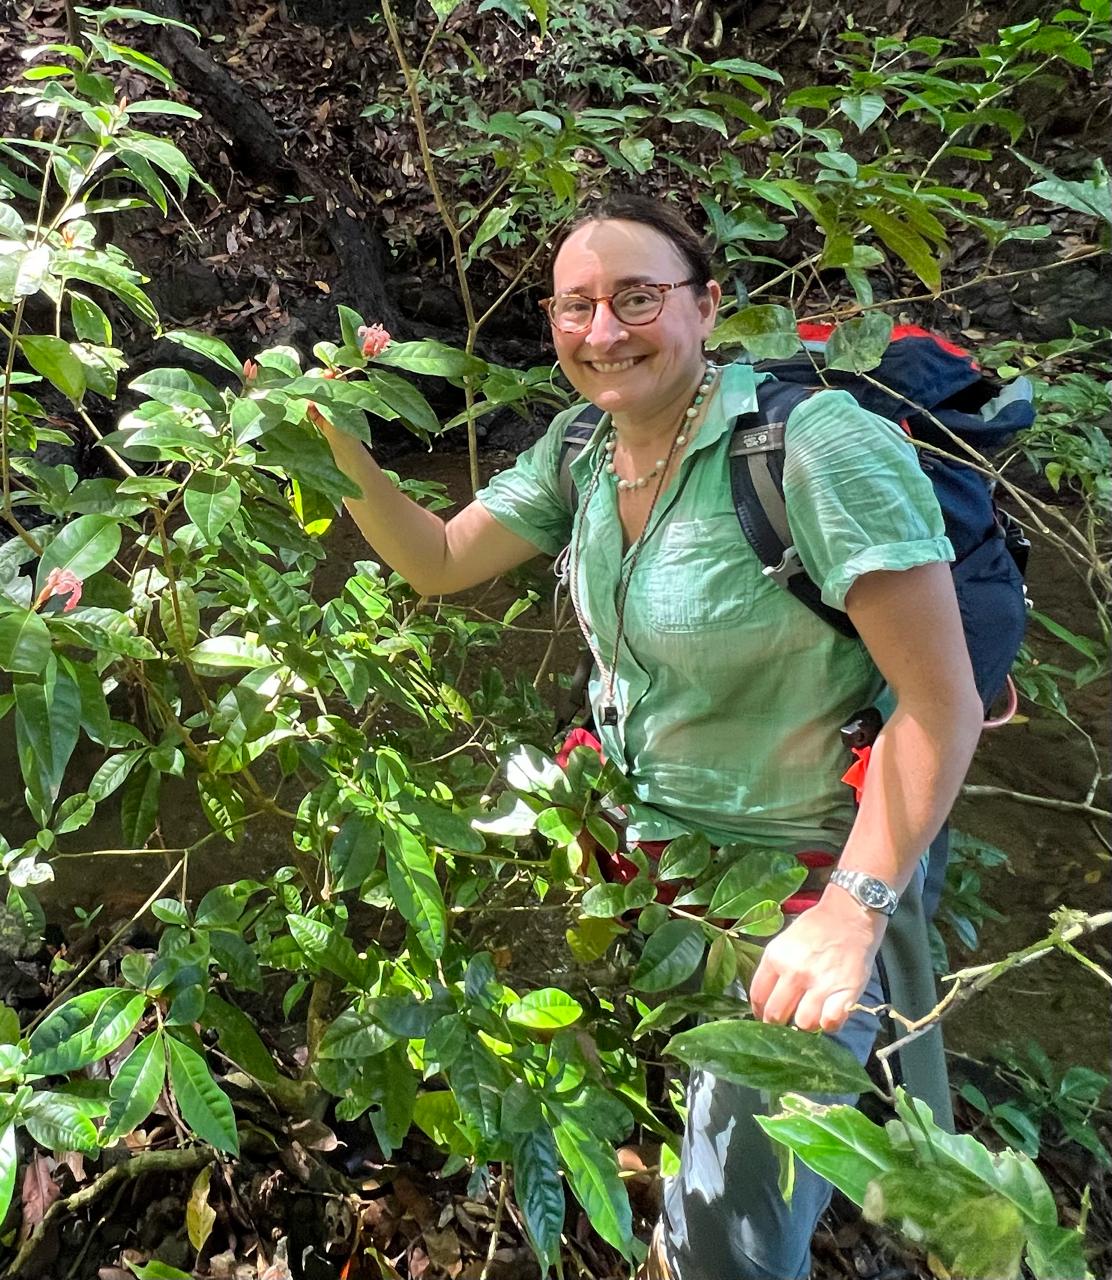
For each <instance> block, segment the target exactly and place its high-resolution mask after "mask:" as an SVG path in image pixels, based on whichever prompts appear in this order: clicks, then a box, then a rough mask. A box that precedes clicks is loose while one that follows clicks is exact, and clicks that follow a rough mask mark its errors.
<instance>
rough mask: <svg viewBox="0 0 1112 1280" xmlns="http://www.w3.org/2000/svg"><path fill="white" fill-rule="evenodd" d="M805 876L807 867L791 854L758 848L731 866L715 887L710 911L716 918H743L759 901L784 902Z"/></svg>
mask: <svg viewBox="0 0 1112 1280" xmlns="http://www.w3.org/2000/svg"><path fill="white" fill-rule="evenodd" d="M806 878H807V868H806V867H804V866H803V865H802V864H801V863H800V862H799V861H798V860H797V859H796V858H795V857H794V856H793V855H792V854H790V853H784V852H783V851H782V850H779V849H758V850H755V851H754V852H752V853H747V854H745V855H743V856H742V857H741V858H740V859H738V861H737V862H735V863H733V864H732V865H731V866H730V867H729V869H728V870H727V872H726V874H725V875H724V876H723V877H722V879H721V880H720V881H719V882H718V884H717V886H716V887H715V890H714V893H713V895H712V896H711V900H710V905H709V906H708V907H707V914H708V915H709V916H710V917H711V918H712V919H716V920H718V919H722V920H741V919H744V917H745V916H746V915H747V914H748V913H749V912H750V911H752V909H753V908H754V907H755V906H756V905H757V904H758V903H759V902H764V901H766V900H768V899H774V900H775V901H776V902H783V900H784V899H785V898H787V897H789V896H790V895H791V894H792V893H794V892H795V890H796V889H798V888H799V886H800V885H801V884H802V883H803V881H804V880H806Z"/></svg>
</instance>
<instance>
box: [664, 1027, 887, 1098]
mask: <svg viewBox="0 0 1112 1280" xmlns="http://www.w3.org/2000/svg"><path fill="white" fill-rule="evenodd" d="M666 1051H667V1052H668V1053H670V1054H671V1055H672V1056H673V1057H676V1058H679V1059H680V1060H681V1061H682V1062H686V1063H687V1065H688V1066H690V1067H699V1068H701V1069H702V1070H704V1071H709V1072H710V1073H711V1074H712V1075H716V1076H721V1077H722V1079H723V1080H731V1081H733V1082H734V1083H735V1084H745V1085H749V1086H750V1087H751V1088H754V1089H769V1090H771V1091H773V1092H777V1093H781V1092H784V1091H786V1090H789V1089H793V1090H794V1089H805V1090H806V1091H807V1092H808V1093H833V1094H838V1093H853V1094H857V1093H861V1092H862V1091H863V1090H868V1089H871V1088H872V1085H871V1084H870V1082H869V1077H868V1075H867V1074H866V1073H865V1069H864V1068H863V1067H862V1066H861V1064H860V1063H859V1062H858V1061H857V1059H856V1058H855V1057H854V1056H853V1054H852V1053H850V1052H849V1050H848V1049H844V1048H843V1047H842V1046H841V1045H839V1044H837V1043H835V1042H834V1041H833V1040H831V1039H829V1037H827V1036H823V1035H820V1034H818V1033H812V1032H809V1031H799V1030H797V1029H796V1028H795V1027H781V1026H777V1025H775V1024H773V1023H767V1022H753V1021H751V1020H749V1019H741V1018H736V1019H729V1020H726V1021H721V1022H706V1023H703V1024H702V1025H701V1026H698V1027H693V1028H692V1029H691V1030H690V1031H682V1032H680V1034H679V1035H678V1036H673V1037H672V1039H671V1040H670V1041H669V1042H668V1046H667V1050H666Z"/></svg>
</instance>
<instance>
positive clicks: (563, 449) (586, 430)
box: [556, 404, 603, 512]
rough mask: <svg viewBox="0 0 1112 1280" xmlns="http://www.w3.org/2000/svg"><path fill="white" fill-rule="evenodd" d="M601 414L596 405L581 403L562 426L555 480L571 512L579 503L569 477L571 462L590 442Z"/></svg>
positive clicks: (573, 482)
mask: <svg viewBox="0 0 1112 1280" xmlns="http://www.w3.org/2000/svg"><path fill="white" fill-rule="evenodd" d="M602 416H603V411H602V410H601V409H600V408H598V406H597V405H593V404H583V405H580V406H579V413H578V414H577V415H576V416H575V417H574V418H573V419H572V420H571V422H569V423H568V425H567V426H566V427H565V428H564V438H563V439H562V440H561V441H560V458H559V463H558V470H557V476H556V482H557V484H558V485H559V487H560V492H561V493H562V494H563V497H564V502H565V503H566V504H567V508H568V510H569V511H571V512H574V511H575V508H576V506H577V505H578V503H579V495H578V494H577V493H576V490H575V481H574V480H573V479H572V478H571V464H572V463H573V462H574V461H575V460H576V458H578V457H579V455H580V454H581V453H582V452H583V450H584V449H585V448H586V447H587V445H588V444H590V442H591V437H592V436H593V435H594V434H595V428H596V427H597V426H598V424H599V423H600V422H601V421H602Z"/></svg>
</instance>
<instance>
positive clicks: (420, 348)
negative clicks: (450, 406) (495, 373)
mask: <svg viewBox="0 0 1112 1280" xmlns="http://www.w3.org/2000/svg"><path fill="white" fill-rule="evenodd" d="M376 363H377V364H381V365H388V366H389V367H390V368H393V369H405V370H406V372H408V373H431V374H434V375H436V376H438V377H441V378H463V377H467V376H470V377H473V378H480V377H482V375H483V374H484V373H486V371H487V367H488V366H487V363H486V361H485V360H480V359H479V357H478V356H470V355H468V354H467V353H466V352H464V351H460V350H459V349H458V348H455V347H448V346H445V345H444V343H442V342H436V341H435V340H434V339H431V338H427V339H424V340H423V341H420V342H392V343H391V344H390V345H389V346H388V347H387V348H386V350H385V351H384V352H382V354H381V355H379V356H377V357H376Z"/></svg>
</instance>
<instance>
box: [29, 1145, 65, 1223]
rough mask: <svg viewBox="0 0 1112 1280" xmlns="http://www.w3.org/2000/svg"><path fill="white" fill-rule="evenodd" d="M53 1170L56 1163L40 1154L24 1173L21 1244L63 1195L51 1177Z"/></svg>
mask: <svg viewBox="0 0 1112 1280" xmlns="http://www.w3.org/2000/svg"><path fill="white" fill-rule="evenodd" d="M53 1169H54V1161H53V1160H52V1159H51V1158H50V1157H49V1156H47V1155H43V1154H42V1152H38V1153H37V1154H36V1155H35V1156H34V1157H33V1159H31V1160H30V1161H29V1162H28V1164H27V1168H26V1169H25V1170H24V1171H23V1191H22V1202H23V1222H22V1223H21V1224H20V1228H19V1239H20V1241H21V1242H22V1241H24V1240H26V1239H27V1237H28V1236H29V1235H30V1234H31V1232H32V1230H33V1229H34V1228H35V1227H37V1226H38V1224H39V1223H40V1222H41V1221H42V1220H43V1218H44V1217H46V1211H47V1210H48V1209H49V1208H50V1206H51V1205H52V1204H53V1203H54V1201H55V1200H57V1199H58V1197H59V1196H60V1195H61V1194H62V1189H61V1187H59V1186H58V1184H57V1183H56V1182H55V1181H54V1179H53V1178H52V1177H51V1176H50V1175H51V1173H52V1171H53Z"/></svg>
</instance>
